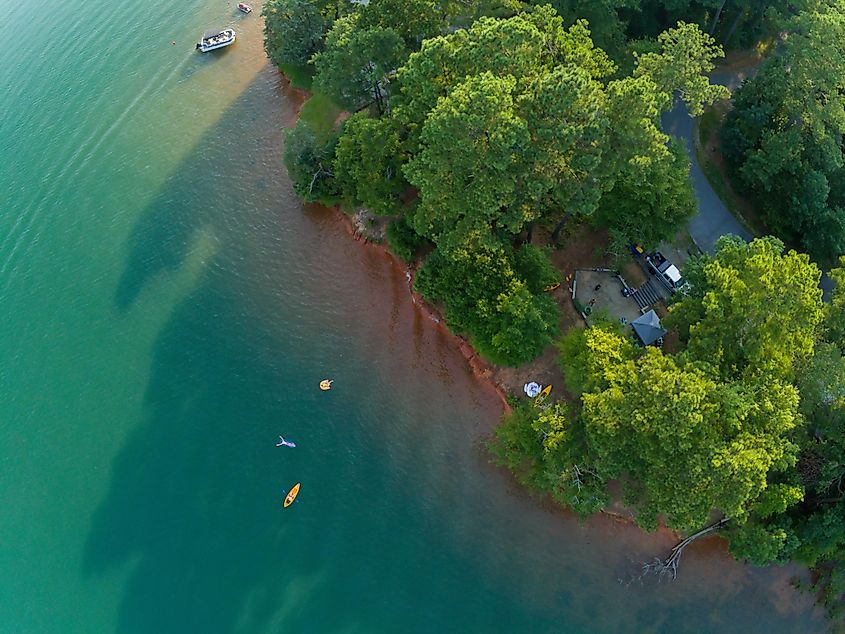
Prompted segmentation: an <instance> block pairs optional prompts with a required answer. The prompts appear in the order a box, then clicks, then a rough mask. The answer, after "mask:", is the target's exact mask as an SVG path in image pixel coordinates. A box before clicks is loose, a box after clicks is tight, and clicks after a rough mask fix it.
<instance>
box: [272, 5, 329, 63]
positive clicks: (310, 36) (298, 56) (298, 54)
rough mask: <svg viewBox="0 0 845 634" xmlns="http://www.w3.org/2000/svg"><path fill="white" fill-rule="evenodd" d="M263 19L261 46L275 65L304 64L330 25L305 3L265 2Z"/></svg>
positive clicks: (319, 46) (314, 7) (313, 8)
mask: <svg viewBox="0 0 845 634" xmlns="http://www.w3.org/2000/svg"><path fill="white" fill-rule="evenodd" d="M261 14H262V15H263V16H264V47H265V48H266V49H267V55H268V56H269V57H270V59H271V60H272V61H273V63H274V64H276V65H282V64H294V65H297V66H301V65H303V64H306V63H307V62H308V60H310V59H311V56H312V55H314V53H316V52H317V51H319V50H320V48H321V46H322V43H323V37H324V36H325V34H326V32H327V31H328V30H329V27H330V26H331V21H330V20H329V19H327V18H326V17H325V16H324V15H323V14H322V13H320V10H319V8H318V7H317V6H316V5H315V3H313V2H310V1H309V0H268V2H267V3H266V4H265V5H264V9H263V10H262V12H261Z"/></svg>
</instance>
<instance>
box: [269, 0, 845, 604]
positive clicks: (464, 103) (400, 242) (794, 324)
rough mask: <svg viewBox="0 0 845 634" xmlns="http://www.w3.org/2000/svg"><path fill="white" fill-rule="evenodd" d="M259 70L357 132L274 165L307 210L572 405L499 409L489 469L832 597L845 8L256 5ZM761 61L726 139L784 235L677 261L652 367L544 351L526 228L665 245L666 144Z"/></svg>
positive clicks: (579, 345)
mask: <svg viewBox="0 0 845 634" xmlns="http://www.w3.org/2000/svg"><path fill="white" fill-rule="evenodd" d="M264 16H265V20H266V22H265V32H266V44H267V50H268V54H269V55H270V57H271V59H272V60H273V61H274V62H275V63H277V64H278V65H280V66H281V67H282V68H283V69H284V70H285V71H286V72H288V73H293V72H296V73H300V74H304V76H306V77H307V78H308V81H309V82H310V85H311V89H312V91H313V92H314V94H315V97H316V96H320V98H321V99H325V100H327V101H331V102H333V103H334V104H337V106H338V108H339V109H342V110H344V111H345V112H346V113H348V117H346V118H345V119H344V118H342V117H341V118H338V120H340V119H343V122H342V123H341V124H339V125H336V124H335V122H334V121H333V120H332V121H331V122H329V124H328V125H315V123H314V121H308V120H306V119H305V118H304V117H303V118H301V119H300V120H299V122H298V123H297V125H296V127H295V128H294V129H293V130H291V131H289V132H288V134H287V137H286V143H285V163H286V166H287V168H288V173H289V175H290V177H291V180H292V182H293V185H294V188H295V189H296V191H297V193H298V194H299V195H300V196H302V197H303V198H304V199H305V200H309V201H320V202H324V203H327V204H342V205H344V206H347V207H349V208H354V207H358V206H363V207H366V208H367V209H369V210H370V211H371V212H373V213H375V214H378V215H380V216H383V217H385V218H387V219H389V221H390V225H389V229H388V232H387V236H388V241H389V246H390V248H391V249H392V251H393V252H394V253H395V254H396V255H397V256H399V257H401V258H403V259H405V260H406V261H408V262H409V263H414V264H415V265H416V266H418V269H417V274H416V277H415V281H414V283H415V287H416V289H417V290H418V291H419V292H420V293H421V294H422V295H423V296H424V297H426V298H427V299H428V300H430V301H432V302H433V303H436V304H437V305H438V306H440V307H441V309H442V310H443V312H444V314H445V316H446V319H447V321H448V323H449V326H450V327H451V328H452V329H453V330H454V331H456V332H458V333H461V334H463V335H464V336H466V337H467V339H468V340H469V341H470V342H471V343H472V345H473V347H474V348H475V349H476V350H478V351H479V352H480V353H481V354H482V355H483V356H484V357H486V358H487V359H489V360H491V361H493V362H495V363H498V364H503V365H514V366H516V365H520V364H522V363H525V362H527V361H530V360H531V359H534V358H535V357H537V356H538V355H539V354H540V353H541V352H542V351H543V350H544V349H546V348H547V347H548V346H549V345H550V344H551V343H554V344H555V345H556V346H557V347H558V349H559V352H560V365H561V369H562V371H563V375H564V377H565V380H566V392H567V394H566V398H565V399H563V400H560V401H557V402H554V403H546V404H544V405H542V406H538V405H535V404H533V403H532V402H530V401H523V402H521V403H520V404H517V405H516V406H515V408H514V411H513V413H512V414H510V415H509V416H508V417H506V419H505V421H504V422H503V424H502V425H501V427H500V428H499V430H498V432H497V438H496V441H495V442H494V443H493V446H492V448H493V451H494V453H495V454H496V455H497V456H498V458H499V459H500V460H501V461H502V462H503V463H504V464H507V465H508V466H509V467H510V468H511V469H512V470H513V471H514V472H515V473H516V474H517V475H518V477H519V478H520V479H521V480H522V481H523V482H524V483H525V484H526V485H528V486H531V487H533V488H535V489H537V490H539V491H543V492H546V493H548V494H550V495H551V496H553V497H554V498H555V499H556V500H557V501H559V502H561V503H563V504H565V505H567V506H569V507H570V508H572V509H574V510H575V511H576V512H578V513H581V514H585V515H586V514H589V513H593V512H597V511H599V510H601V509H602V508H604V507H605V506H606V505H607V504H608V503H609V501H610V493H609V489H608V485H609V484H610V483H618V484H619V485H620V486H621V487H622V489H623V490H624V503H625V504H626V505H627V506H628V508H630V509H631V510H632V511H633V512H634V513H635V516H636V521H637V523H638V524H639V525H640V526H642V527H643V528H645V529H649V530H651V529H654V528H655V527H656V526H657V525H658V524H659V523H661V522H662V523H664V524H665V525H667V526H669V527H671V528H674V529H677V530H679V531H682V532H686V533H693V532H695V531H696V530H697V529H700V528H702V527H704V526H706V525H708V524H713V523H714V522H716V521H717V520H718V526H719V527H720V528H722V527H724V528H722V532H723V534H724V535H725V536H726V537H727V538H728V539H729V541H730V548H731V551H732V552H733V553H734V555H735V556H736V557H737V558H740V559H744V560H748V561H751V562H753V563H756V564H767V563H772V562H785V561H789V560H796V561H799V562H802V563H804V564H806V565H808V566H811V567H813V568H814V569H815V571H816V575H815V577H814V578H815V579H817V580H818V583H817V585H816V586H815V587H816V588H817V589H820V591H821V593H822V595H821V596H822V597H823V598H824V600H825V602H826V603H827V605H828V607H829V608H830V610H831V613H832V614H836V613H837V610H839V611H840V612H839V613H840V614H841V606H842V603H841V599H842V595H843V593H844V592H845V566H843V561H845V495H844V493H845V360H843V357H842V353H843V350H845V286H843V285H845V260H842V261H841V262H840V264H839V266H840V267H842V268H834V269H833V270H832V271H830V273H829V276H830V278H831V279H832V280H833V282H834V284H835V288H834V290H833V292H832V295H831V297H830V300H829V301H827V302H823V301H822V292H821V290H820V288H819V282H820V278H821V275H822V273H821V270H820V267H819V266H818V265H817V264H816V263H814V262H813V261H811V259H810V257H809V256H808V255H804V254H800V253H797V252H796V251H794V250H791V249H787V248H786V247H785V246H784V245H785V244H789V245H795V246H796V247H799V248H802V249H803V250H806V251H808V252H809V254H810V255H812V256H813V258H816V259H817V261H819V262H821V263H823V264H834V263H835V262H836V261H837V258H839V256H840V255H842V254H843V253H845V216H843V213H845V212H843V205H845V203H843V200H842V199H843V197H845V189H843V186H845V180H843V178H842V170H843V165H845V155H843V147H842V142H843V132H845V101H843V98H842V95H843V94H845V91H843V86H842V84H843V82H845V79H843V78H845V72H843V71H845V48H843V47H845V44H843V42H845V37H843V36H845V32H843V27H845V0H828V1H822V0H818V1H814V0H798V1H793V2H788V1H785V0H784V1H777V0H775V1H762V0H742V1H740V0H602V1H601V2H596V1H594V0H568V1H567V0H561V1H557V2H554V1H552V2H546V1H543V2H539V1H538V2H519V1H518V0H487V1H483V0H449V1H446V2H434V0H370V1H369V3H366V4H362V3H360V2H352V1H348V0H331V1H330V0H270V1H269V2H268V3H267V4H266V5H265V9H264ZM749 47H757V48H758V49H760V50H763V49H765V50H766V51H768V54H767V56H766V58H765V60H764V61H763V63H762V64H761V65H760V68H759V70H758V72H757V73H756V74H755V75H754V76H753V77H752V78H751V79H749V80H747V81H746V82H745V83H744V84H743V85H742V86H741V87H740V88H739V89H738V90H737V92H736V94H735V95H734V96H733V100H732V102H731V109H730V112H729V113H728V115H727V117H726V119H725V121H724V125H723V127H722V129H721V131H720V136H721V139H722V148H723V151H724V157H725V162H726V165H728V166H729V168H730V170H731V172H732V173H734V174H735V175H736V178H735V180H736V183H735V184H736V186H737V187H741V188H742V189H743V192H744V193H745V194H747V195H748V196H749V197H751V198H752V199H753V200H754V202H755V204H756V205H758V206H759V208H760V210H761V215H762V216H763V218H764V219H765V220H766V222H767V225H768V227H769V228H770V229H771V231H772V232H773V233H775V234H776V235H777V236H778V237H777V238H775V237H768V238H758V239H755V240H753V241H752V242H751V243H750V244H746V243H745V242H743V241H742V240H740V239H738V238H735V237H731V236H726V237H723V238H722V239H721V240H720V241H719V243H718V244H717V247H716V250H715V253H713V254H702V255H700V256H698V257H694V258H692V259H691V260H690V261H688V262H687V264H686V265H685V267H684V277H685V279H686V280H687V282H688V284H687V287H686V288H687V290H686V292H684V293H679V294H678V295H676V298H675V300H674V301H673V302H672V303H671V306H670V308H669V314H668V316H667V317H666V319H665V320H664V321H665V324H666V326H667V327H668V328H669V329H670V330H672V331H673V332H676V333H677V335H678V337H679V339H680V344H679V347H678V348H679V349H678V350H676V351H674V352H671V353H670V352H664V351H662V350H660V349H657V348H651V347H649V348H642V347H638V346H636V345H634V343H633V342H632V340H631V339H630V337H629V336H628V335H626V333H625V332H624V331H623V330H622V328H621V327H620V325H619V324H618V323H615V322H611V321H609V320H608V321H606V322H601V321H600V323H598V324H596V325H593V326H592V327H590V328H586V329H585V328H573V329H571V330H570V331H569V332H566V333H560V332H558V323H559V318H558V307H557V305H556V304H555V303H554V301H553V300H552V299H551V298H550V297H549V295H548V294H547V293H544V292H543V291H544V288H548V287H549V285H553V284H554V283H556V282H558V281H559V280H560V276H561V273H560V271H558V270H557V269H556V268H555V267H553V266H552V265H551V262H550V260H549V257H548V251H547V250H544V248H540V247H538V246H535V243H534V242H535V241H533V240H532V234H533V232H534V231H535V229H536V228H537V227H545V228H546V229H547V230H548V232H549V233H550V234H551V236H552V241H553V242H554V241H556V240H557V238H558V236H559V235H560V234H561V232H562V231H563V230H564V229H565V228H566V227H567V226H571V225H572V224H578V223H587V224H589V225H591V226H592V227H596V228H601V229H603V230H606V231H607V235H608V236H609V238H608V239H609V241H610V245H609V246H608V248H609V249H610V250H612V251H615V252H619V251H624V250H625V245H627V244H640V245H643V246H644V247H646V248H650V247H654V246H656V245H658V244H659V243H660V242H662V241H665V240H669V239H672V238H673V237H674V236H675V235H676V234H677V233H678V231H679V230H682V229H683V228H684V227H685V226H686V223H687V221H688V220H689V219H690V217H691V216H692V215H694V214H695V212H696V205H695V198H694V195H693V190H692V186H691V182H690V178H689V169H690V159H689V157H688V155H687V153H686V150H685V149H684V147H683V146H682V145H681V144H680V143H679V142H678V141H676V140H675V139H673V138H671V137H670V136H669V135H667V134H666V133H665V132H664V131H663V130H662V129H661V126H660V120H661V115H662V114H663V113H665V112H667V111H668V110H670V109H671V108H672V107H673V105H674V103H675V102H676V101H677V100H682V101H683V102H684V103H685V104H686V106H687V108H688V110H689V112H690V113H691V115H693V116H697V115H700V114H702V113H703V112H704V111H705V110H706V109H707V108H708V107H709V106H710V105H711V104H713V103H714V102H717V101H720V100H725V99H728V98H730V97H731V95H729V93H728V91H727V89H725V88H723V87H721V86H718V85H714V84H711V83H710V80H709V79H708V74H709V73H710V72H711V71H712V70H713V68H714V63H716V62H717V61H718V60H719V58H721V57H723V50H724V49H725V48H731V49H736V48H749Z"/></svg>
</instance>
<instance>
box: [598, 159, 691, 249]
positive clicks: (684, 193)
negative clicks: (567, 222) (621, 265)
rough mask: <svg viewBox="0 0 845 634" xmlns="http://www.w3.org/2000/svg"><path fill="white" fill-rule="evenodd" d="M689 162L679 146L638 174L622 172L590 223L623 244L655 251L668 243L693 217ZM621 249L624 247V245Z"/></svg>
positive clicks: (650, 163) (603, 197)
mask: <svg viewBox="0 0 845 634" xmlns="http://www.w3.org/2000/svg"><path fill="white" fill-rule="evenodd" d="M689 169H690V161H689V157H688V156H687V153H686V151H685V150H684V149H683V148H682V147H681V145H680V144H679V143H670V145H669V154H666V155H662V156H659V157H655V159H654V160H652V161H650V162H648V163H647V164H645V165H643V166H642V169H641V170H639V171H638V172H635V171H634V170H625V171H623V172H622V173H621V174H620V175H619V177H618V178H617V179H616V183H615V185H614V187H613V189H611V190H610V191H608V192H606V193H605V194H604V196H602V199H601V202H600V204H599V207H598V209H597V210H596V212H595V216H594V220H593V222H594V223H595V224H596V225H598V226H601V227H607V228H609V229H610V230H611V232H617V233H618V235H620V236H623V237H624V238H623V239H624V242H625V243H629V242H632V243H634V244H642V245H645V246H646V247H655V246H657V245H658V244H659V243H660V242H661V241H663V240H670V239H672V238H674V236H675V235H676V234H677V233H678V230H679V229H681V227H683V226H685V225H686V223H687V221H688V220H689V219H690V218H691V217H692V216H693V215H695V213H696V210H697V207H696V202H695V195H694V194H693V190H692V183H691V181H690V178H689ZM623 246H624V245H623Z"/></svg>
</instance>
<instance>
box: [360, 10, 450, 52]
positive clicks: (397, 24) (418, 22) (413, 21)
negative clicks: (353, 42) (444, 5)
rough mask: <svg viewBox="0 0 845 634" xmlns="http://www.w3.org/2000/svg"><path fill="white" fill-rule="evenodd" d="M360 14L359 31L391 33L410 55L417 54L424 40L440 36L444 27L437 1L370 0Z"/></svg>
mask: <svg viewBox="0 0 845 634" xmlns="http://www.w3.org/2000/svg"><path fill="white" fill-rule="evenodd" d="M360 13H361V19H360V22H359V27H360V28H363V29H371V28H389V29H392V30H393V31H395V32H396V33H397V34H398V35H399V37H400V38H402V41H403V42H404V44H405V48H406V49H408V50H409V51H415V50H417V49H418V48H419V47H420V44H421V43H422V41H423V40H426V39H428V38H430V37H434V36H436V35H440V31H441V30H442V28H443V26H444V22H443V16H442V14H441V13H440V11H438V8H437V5H436V4H435V2H434V0H370V2H369V4H367V5H365V6H363V7H361V9H360Z"/></svg>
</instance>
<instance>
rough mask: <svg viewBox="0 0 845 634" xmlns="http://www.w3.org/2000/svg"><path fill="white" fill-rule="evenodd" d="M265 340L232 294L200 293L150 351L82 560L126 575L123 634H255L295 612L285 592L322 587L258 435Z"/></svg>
mask: <svg viewBox="0 0 845 634" xmlns="http://www.w3.org/2000/svg"><path fill="white" fill-rule="evenodd" d="M211 315H213V316H214V317H213V318H212V317H210V316H211ZM262 340H266V333H262V332H261V331H260V328H256V329H252V328H251V329H250V332H249V333H245V332H244V319H243V315H242V314H240V307H239V306H238V302H237V297H232V296H227V294H226V293H221V292H220V289H219V288H217V286H216V285H214V284H211V283H206V284H203V286H202V287H201V288H200V289H199V291H198V292H197V293H195V294H194V295H193V296H192V297H190V298H188V299H187V300H186V301H185V302H184V303H183V304H182V305H181V306H180V307H179V308H178V309H177V310H176V311H175V313H174V315H173V317H172V319H171V321H170V322H169V323H168V325H167V326H166V328H165V329H164V331H163V332H162V334H161V336H160V338H159V340H158V342H157V344H156V347H155V361H154V363H153V367H152V372H151V378H150V383H149V385H148V388H147V391H146V395H145V402H146V403H147V406H148V409H149V414H148V416H147V418H146V420H145V421H144V422H143V423H142V424H140V425H139V426H138V428H136V429H135V430H134V431H133V432H132V433H131V435H130V437H129V439H128V441H127V442H126V444H125V445H124V447H123V449H122V450H121V452H120V453H119V455H118V456H117V457H116V459H115V461H114V466H113V472H112V478H111V484H110V489H109V492H108V494H107V496H106V498H105V499H104V501H103V502H102V503H101V505H100V507H99V508H98V510H97V512H96V513H95V515H94V518H93V522H92V528H91V531H90V534H89V536H88V539H87V543H86V550H85V559H84V562H85V563H84V566H85V570H84V572H85V573H86V574H88V575H97V574H102V573H105V572H107V571H108V570H110V569H112V568H118V569H124V568H125V567H127V566H128V570H130V572H129V581H128V583H127V584H126V587H125V593H124V597H123V602H122V605H121V610H120V614H119V620H118V627H117V631H119V632H130V633H131V632H139V633H140V632H145V633H148V632H232V631H239V630H242V631H256V630H262V629H264V627H262V624H266V622H267V621H268V620H269V619H271V618H272V617H273V615H274V614H275V613H277V611H278V610H279V609H285V610H292V611H293V612H294V613H295V612H296V611H297V609H298V607H297V606H296V605H287V606H286V605H284V601H283V600H280V597H284V595H285V584H286V583H294V582H296V581H297V580H301V579H308V578H315V577H319V568H318V567H317V566H314V565H313V562H311V563H309V562H308V561H307V560H306V559H305V558H304V556H303V555H301V554H300V553H297V551H296V550H295V549H292V547H291V546H292V544H293V543H296V541H298V540H299V539H301V538H302V537H303V536H302V535H299V532H300V530H304V527H303V526H301V525H300V523H301V522H302V519H303V518H302V515H301V514H300V516H299V517H297V515H296V514H295V511H297V510H299V509H294V512H292V513H288V512H283V511H282V510H281V496H282V495H283V493H284V492H283V491H281V490H280V489H281V486H280V484H279V483H280V482H286V479H285V478H283V477H280V473H279V472H278V470H279V468H280V466H283V464H284V463H283V462H279V461H278V460H277V459H278V457H279V454H278V452H276V453H275V454H273V452H272V445H268V443H269V440H270V438H266V437H264V436H263V434H256V433H254V431H253V429H254V426H255V421H262V420H267V419H268V417H272V416H274V415H275V416H277V415H278V409H279V406H280V404H279V401H278V398H277V397H274V396H273V395H274V393H275V392H277V387H278V384H279V380H280V377H279V369H278V368H275V367H273V366H272V365H270V364H268V363H267V362H266V361H257V360H256V359H260V358H261V357H262V355H261V354H257V353H256V348H257V347H258V346H260V345H261V342H262ZM274 388H275V389H274ZM257 436H261V437H260V438H257ZM268 446H269V447H270V448H271V450H269V452H268V449H267V447H268ZM274 458H275V459H276V460H274ZM274 470H275V472H274Z"/></svg>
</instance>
